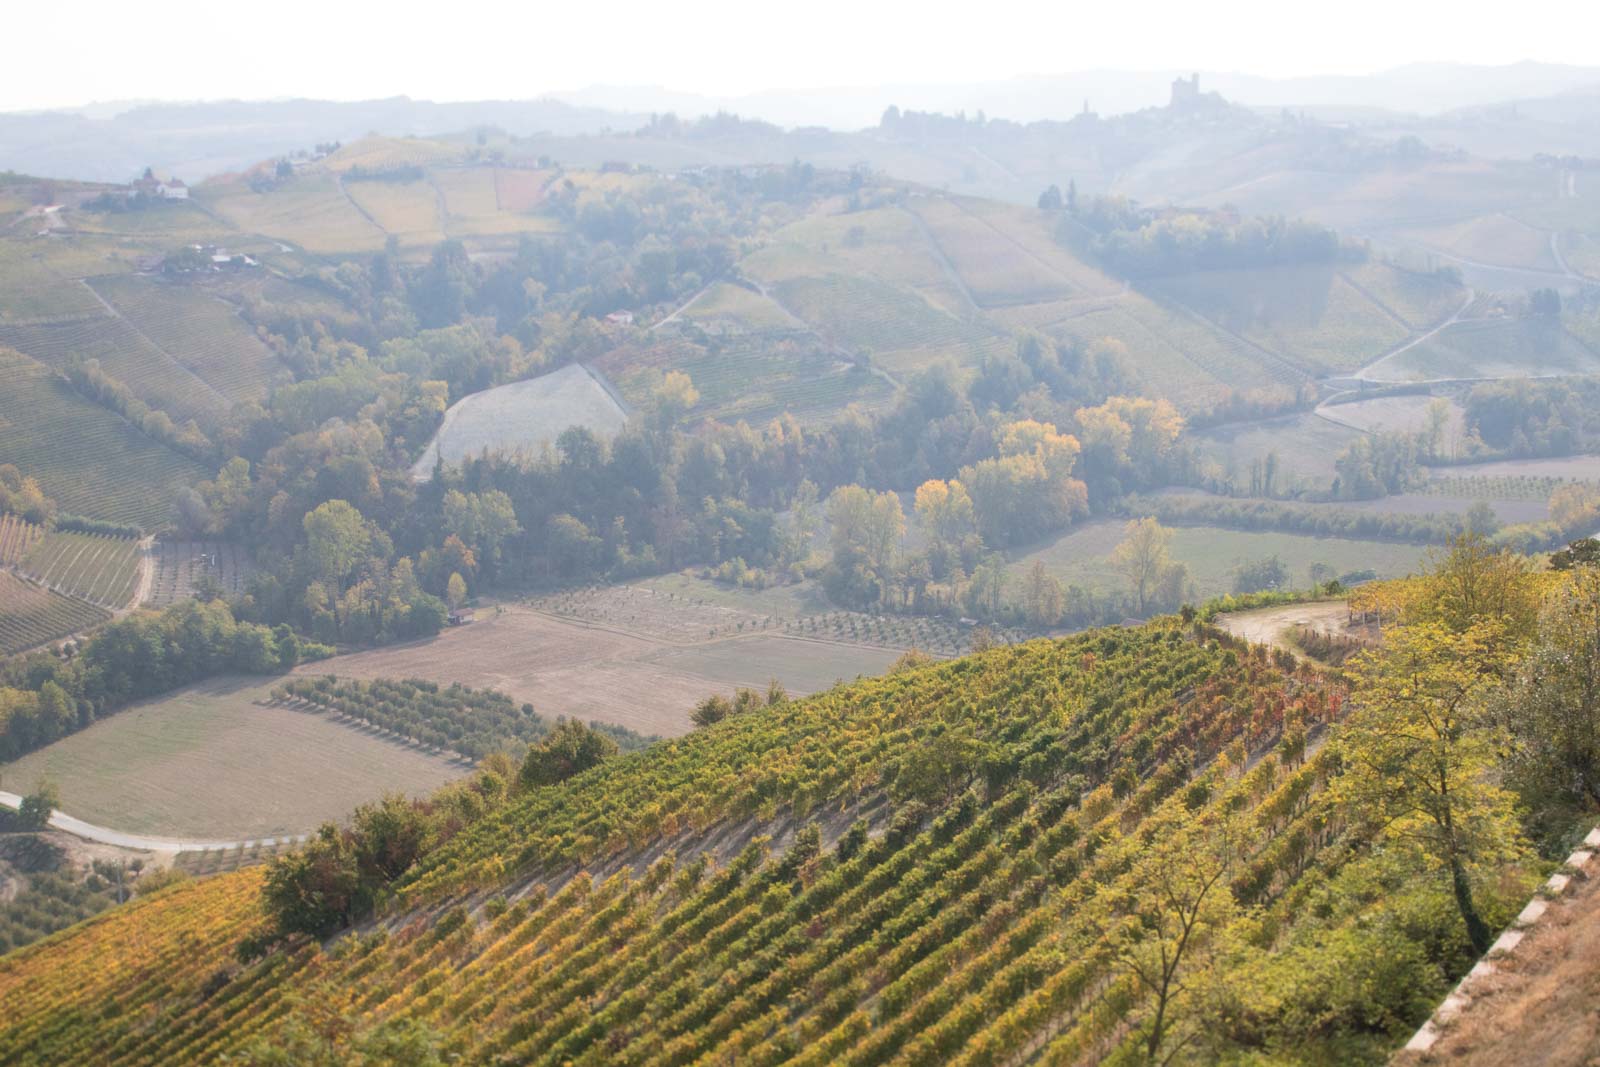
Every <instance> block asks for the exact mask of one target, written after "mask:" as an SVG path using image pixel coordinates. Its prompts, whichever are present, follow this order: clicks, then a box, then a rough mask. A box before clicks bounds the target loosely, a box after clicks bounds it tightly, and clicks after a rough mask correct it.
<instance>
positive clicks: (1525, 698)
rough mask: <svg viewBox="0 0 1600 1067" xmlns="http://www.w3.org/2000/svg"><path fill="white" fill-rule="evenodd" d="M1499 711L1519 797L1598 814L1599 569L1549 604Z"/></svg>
mask: <svg viewBox="0 0 1600 1067" xmlns="http://www.w3.org/2000/svg"><path fill="white" fill-rule="evenodd" d="M1503 709H1504V721H1505V724H1506V727H1507V728H1508V729H1509V730H1510V733H1511V736H1512V739H1513V741H1514V742H1515V747H1514V748H1513V749H1512V761H1511V762H1512V769H1513V775H1514V778H1515V780H1516V781H1518V783H1519V784H1520V785H1521V786H1522V787H1523V790H1524V792H1525V793H1527V794H1530V795H1532V796H1534V797H1538V798H1542V799H1543V798H1549V799H1554V800H1557V801H1558V802H1560V803H1563V804H1569V805H1570V804H1576V805H1578V806H1581V807H1584V808H1588V809H1591V810H1592V809H1594V808H1596V807H1600V569H1597V568H1595V567H1580V568H1578V569H1577V570H1575V571H1573V573H1572V577H1571V578H1570V579H1569V580H1568V583H1567V585H1566V586H1565V587H1564V588H1562V589H1561V590H1560V591H1558V592H1557V593H1556V594H1555V595H1554V596H1553V597H1552V598H1551V601H1550V603H1549V605H1548V606H1547V607H1546V608H1545V611H1544V613H1543V614H1542V616H1541V617H1540V619H1539V632H1538V637H1537V638H1536V639H1535V642H1534V645H1533V649H1532V651H1531V652H1530V654H1529V656H1528V658H1527V659H1526V660H1525V661H1524V662H1523V664H1522V667H1521V669H1520V671H1519V672H1518V677H1517V682H1516V684H1515V686H1514V687H1513V688H1512V689H1511V691H1510V692H1509V694H1508V695H1507V699H1506V700H1505V701H1504V702H1503Z"/></svg>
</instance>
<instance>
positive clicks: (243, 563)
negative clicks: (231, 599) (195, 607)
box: [146, 541, 255, 608]
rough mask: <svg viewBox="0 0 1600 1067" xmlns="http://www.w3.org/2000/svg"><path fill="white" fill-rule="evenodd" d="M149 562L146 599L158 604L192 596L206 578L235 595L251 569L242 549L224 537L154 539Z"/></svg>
mask: <svg viewBox="0 0 1600 1067" xmlns="http://www.w3.org/2000/svg"><path fill="white" fill-rule="evenodd" d="M150 562H151V566H153V567H154V568H155V575H154V578H153V579H152V581H151V583H150V596H149V599H148V600H146V603H148V604H150V605H151V606H153V607H158V608H161V607H166V606H167V605H168V604H171V603H174V602H175V601H179V600H186V599H188V598H189V597H192V596H194V594H195V591H196V590H197V589H198V588H199V586H200V583H201V582H203V581H204V580H205V579H207V578H210V579H212V580H213V581H215V582H216V583H217V584H218V585H219V586H220V587H221V588H222V590H223V591H224V592H225V593H227V594H228V595H229V596H235V595H237V594H239V593H242V592H243V591H244V586H245V583H246V582H247V581H249V580H250V575H251V574H252V573H254V571H255V564H253V563H251V562H250V557H249V555H247V554H246V553H245V551H244V549H242V548H240V547H239V546H238V545H235V544H230V543H228V542H225V541H157V542H156V543H155V545H154V546H152V548H151V551H150Z"/></svg>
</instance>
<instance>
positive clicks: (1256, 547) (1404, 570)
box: [1010, 521, 1427, 599]
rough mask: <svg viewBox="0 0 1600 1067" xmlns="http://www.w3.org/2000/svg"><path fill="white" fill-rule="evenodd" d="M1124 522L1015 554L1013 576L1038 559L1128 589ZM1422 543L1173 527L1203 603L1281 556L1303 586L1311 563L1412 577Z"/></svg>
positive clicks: (1086, 584) (1097, 588)
mask: <svg viewBox="0 0 1600 1067" xmlns="http://www.w3.org/2000/svg"><path fill="white" fill-rule="evenodd" d="M1122 531H1123V523H1122V522H1120V521H1101V522H1091V523H1088V524H1086V525H1084V526H1080V527H1078V528H1077V529H1075V530H1072V531H1071V532H1069V533H1067V534H1066V535H1065V536H1063V537H1061V538H1059V539H1057V540H1056V541H1053V542H1051V543H1050V544H1048V545H1044V546H1042V547H1039V548H1035V549H1032V550H1030V551H1026V552H1020V553H1016V554H1014V555H1013V557H1012V560H1011V565H1010V572H1011V574H1012V577H1013V579H1014V580H1015V581H1016V582H1018V583H1020V582H1021V581H1022V579H1023V577H1024V576H1025V575H1026V574H1027V573H1028V570H1029V569H1030V568H1031V567H1032V566H1033V564H1034V561H1035V560H1042V561H1043V562H1044V565H1045V567H1046V569H1048V570H1049V572H1050V573H1051V574H1052V575H1054V576H1055V577H1056V578H1057V579H1059V580H1060V581H1061V583H1062V584H1063V585H1076V586H1079V587H1080V588H1082V589H1085V590H1090V591H1093V592H1097V593H1108V592H1117V593H1125V592H1127V589H1128V585H1127V582H1126V580H1125V579H1124V578H1123V577H1122V576H1121V575H1119V574H1117V573H1116V571H1114V570H1112V569H1111V566H1110V563H1109V557H1110V555H1111V552H1112V550H1113V549H1114V548H1116V546H1117V544H1118V543H1119V542H1120V541H1121V540H1122V536H1123V532H1122ZM1426 553H1427V549H1425V548H1422V547H1420V546H1417V545H1399V544H1390V543H1388V542H1379V541H1353V540H1348V539H1346V538H1342V537H1307V536H1304V535H1302V534H1288V533H1276V532H1270V531H1245V530H1228V529H1223V528H1221V527H1217V526H1174V527H1172V558H1173V559H1174V560H1176V561H1177V562H1179V563H1183V564H1185V565H1186V566H1187V567H1188V568H1189V577H1190V579H1191V580H1192V581H1193V582H1194V584H1195V590H1196V593H1197V595H1198V596H1199V597H1200V598H1201V599H1204V598H1207V597H1211V596H1216V595H1218V594H1220V593H1227V592H1231V591H1232V590H1233V576H1234V570H1235V568H1236V567H1238V565H1239V564H1241V563H1252V562H1255V561H1256V560H1262V559H1267V558H1268V557H1270V556H1274V555H1275V556H1277V557H1278V558H1279V559H1281V560H1282V561H1283V563H1284V565H1285V566H1286V567H1287V568H1288V569H1289V577H1290V579H1291V581H1292V582H1293V583H1294V584H1295V585H1309V584H1310V582H1311V565H1312V564H1313V563H1325V564H1327V565H1328V566H1329V567H1331V568H1332V569H1333V572H1334V573H1335V574H1344V573H1348V572H1350V571H1364V570H1374V571H1376V572H1377V573H1378V577H1380V578H1394V577H1399V576H1401V575H1404V574H1409V573H1411V572H1412V571H1413V570H1414V569H1415V568H1416V567H1417V565H1418V564H1419V563H1420V562H1421V561H1422V559H1423V557H1424V556H1425V555H1426Z"/></svg>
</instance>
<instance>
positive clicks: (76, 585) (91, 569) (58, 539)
mask: <svg viewBox="0 0 1600 1067" xmlns="http://www.w3.org/2000/svg"><path fill="white" fill-rule="evenodd" d="M21 567H22V569H23V570H24V571H26V572H27V573H28V574H29V575H30V576H31V577H34V578H37V579H38V580H39V581H41V582H43V583H44V584H46V585H48V586H49V587H50V588H52V589H54V590H56V591H57V592H60V593H65V594H66V595H68V596H73V597H77V598H78V599H79V600H87V601H89V602H90V603H91V604H99V605H100V606H101V607H105V608H123V607H127V606H128V602H129V601H130V600H132V599H133V595H134V591H135V590H136V589H137V588H138V586H139V542H138V541H135V540H134V539H133V538H131V537H104V536H101V535H98V534H83V533H61V532H59V531H52V532H51V533H48V534H46V535H45V536H44V538H43V539H41V540H40V541H39V543H38V544H36V545H34V546H33V548H32V549H31V550H30V551H29V552H28V554H27V556H26V557H24V558H23V560H22V564H21Z"/></svg>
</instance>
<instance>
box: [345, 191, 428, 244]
mask: <svg viewBox="0 0 1600 1067" xmlns="http://www.w3.org/2000/svg"><path fill="white" fill-rule="evenodd" d="M344 189H345V192H346V193H348V194H349V196H350V199H351V200H353V201H355V203H356V205H357V206H358V207H360V208H361V210H362V211H364V212H366V213H367V214H368V215H370V216H371V217H372V218H373V219H374V220H375V221H376V222H377V223H378V225H379V226H381V227H382V228H383V230H384V232H385V233H387V234H389V235H391V236H393V237H395V238H396V239H398V240H399V241H400V243H401V244H402V245H410V246H412V247H415V246H418V245H426V246H432V245H436V244H438V243H439V242H440V241H442V240H444V220H442V219H441V218H440V217H439V191H438V190H437V189H435V188H434V186H433V183H432V182H430V181H428V180H427V179H426V178H424V179H421V180H418V181H410V182H391V181H356V180H354V179H352V178H346V179H345V183H344Z"/></svg>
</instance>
